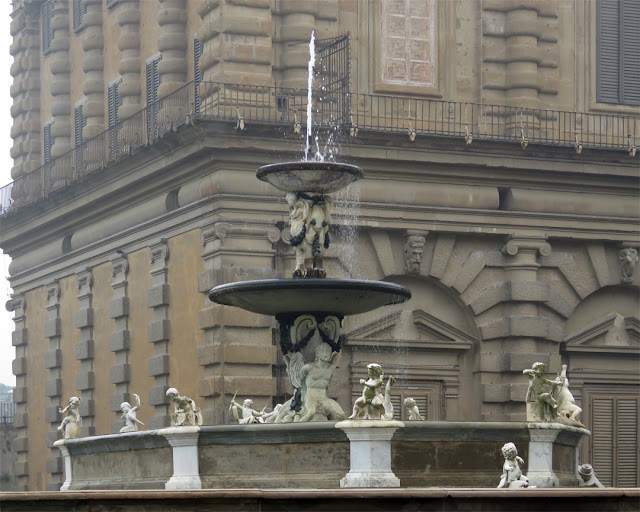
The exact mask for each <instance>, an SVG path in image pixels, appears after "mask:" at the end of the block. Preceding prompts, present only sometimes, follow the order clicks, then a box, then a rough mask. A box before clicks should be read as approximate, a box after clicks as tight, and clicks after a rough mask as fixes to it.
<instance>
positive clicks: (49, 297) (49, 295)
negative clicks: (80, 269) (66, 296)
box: [44, 281, 60, 309]
mask: <svg viewBox="0 0 640 512" xmlns="http://www.w3.org/2000/svg"><path fill="white" fill-rule="evenodd" d="M44 293H45V302H46V303H47V305H46V306H45V307H46V308H47V309H50V308H51V307H55V306H57V305H58V299H59V298H60V285H59V284H58V281H54V282H52V283H49V284H48V285H47V286H46V287H45V292H44Z"/></svg>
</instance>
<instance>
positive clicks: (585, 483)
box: [578, 464, 604, 489]
mask: <svg viewBox="0 0 640 512" xmlns="http://www.w3.org/2000/svg"><path fill="white" fill-rule="evenodd" d="M578 474H579V475H580V479H581V481H580V483H579V485H580V487H599V488H601V489H604V485H602V483H601V482H600V480H598V477H597V476H596V474H595V472H594V471H593V467H592V466H591V464H582V465H581V466H578Z"/></svg>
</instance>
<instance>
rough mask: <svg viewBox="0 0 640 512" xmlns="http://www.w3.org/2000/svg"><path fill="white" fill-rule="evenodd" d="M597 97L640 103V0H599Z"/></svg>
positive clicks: (603, 100)
mask: <svg viewBox="0 0 640 512" xmlns="http://www.w3.org/2000/svg"><path fill="white" fill-rule="evenodd" d="M596 19H597V77H596V82H597V92H596V95H597V101H599V102H602V103H614V104H623V105H640V59H638V55H640V2H638V0H598V3H597V16H596Z"/></svg>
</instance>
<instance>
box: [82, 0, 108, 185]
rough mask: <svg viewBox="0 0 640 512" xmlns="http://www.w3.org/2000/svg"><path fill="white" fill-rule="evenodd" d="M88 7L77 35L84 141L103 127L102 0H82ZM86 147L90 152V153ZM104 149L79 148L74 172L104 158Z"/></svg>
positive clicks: (91, 165) (100, 131)
mask: <svg viewBox="0 0 640 512" xmlns="http://www.w3.org/2000/svg"><path fill="white" fill-rule="evenodd" d="M84 5H85V8H86V10H87V12H86V13H85V15H84V17H83V24H84V29H83V30H82V33H81V34H80V41H81V42H82V50H83V51H84V58H83V59H82V70H83V71H84V73H85V76H84V83H83V84H82V92H83V93H84V95H85V97H86V99H87V101H86V103H85V104H84V106H83V109H82V113H83V115H84V118H85V119H86V122H87V124H86V126H85V127H84V128H83V129H82V138H83V140H89V139H92V138H93V137H95V136H96V135H98V134H100V133H102V132H103V131H104V130H105V128H106V126H105V119H104V113H105V109H104V105H105V94H104V87H105V80H104V74H103V68H104V57H103V54H104V35H103V31H102V0H84ZM89 149H92V150H93V151H92V152H91V153H89V151H88V150H89ZM103 151H104V148H95V147H92V148H86V149H83V150H82V157H81V158H78V159H76V161H77V162H81V163H82V165H83V168H82V169H76V173H82V172H84V170H85V169H84V165H85V162H86V164H87V165H88V166H89V167H93V166H95V165H96V164H97V163H98V162H100V161H101V160H102V159H104V154H103Z"/></svg>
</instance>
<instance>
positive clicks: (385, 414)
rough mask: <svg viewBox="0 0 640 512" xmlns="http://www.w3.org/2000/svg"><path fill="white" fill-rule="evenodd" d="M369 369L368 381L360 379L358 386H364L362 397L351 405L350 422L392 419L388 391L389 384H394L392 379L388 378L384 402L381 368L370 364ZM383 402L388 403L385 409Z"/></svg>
mask: <svg viewBox="0 0 640 512" xmlns="http://www.w3.org/2000/svg"><path fill="white" fill-rule="evenodd" d="M367 368H368V369H369V379H367V380H364V379H360V384H362V385H363V386H364V389H363V391H362V396H361V397H360V398H358V399H357V400H356V401H355V403H354V404H353V413H352V414H351V416H349V419H350V420H362V419H372V420H379V419H383V420H390V419H392V418H393V407H391V408H390V410H389V406H390V405H391V400H390V395H389V391H390V389H391V384H393V382H394V380H395V379H394V378H393V377H389V379H388V380H387V385H386V388H385V395H388V399H387V400H385V398H386V397H385V396H383V395H382V382H383V377H384V376H383V372H382V366H380V365H379V364H378V363H371V364H369V365H367ZM385 402H388V403H387V404H386V405H387V408H386V409H385Z"/></svg>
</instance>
